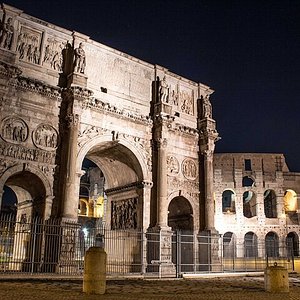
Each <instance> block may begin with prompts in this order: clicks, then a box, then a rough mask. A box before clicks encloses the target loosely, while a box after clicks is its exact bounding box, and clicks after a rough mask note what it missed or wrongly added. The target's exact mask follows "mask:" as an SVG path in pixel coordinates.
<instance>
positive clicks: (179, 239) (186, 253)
mask: <svg viewBox="0 0 300 300" xmlns="http://www.w3.org/2000/svg"><path fill="white" fill-rule="evenodd" d="M168 226H169V227H171V228H172V230H173V231H176V232H175V233H174V235H173V242H172V262H173V263H174V264H176V265H177V268H178V269H179V270H180V272H191V271H192V270H193V261H194V232H193V229H194V220H193V208H192V206H191V204H190V202H189V201H188V200H187V199H186V198H184V197H182V196H177V197H175V198H173V199H172V201H171V202H170V203H169V207H168Z"/></svg>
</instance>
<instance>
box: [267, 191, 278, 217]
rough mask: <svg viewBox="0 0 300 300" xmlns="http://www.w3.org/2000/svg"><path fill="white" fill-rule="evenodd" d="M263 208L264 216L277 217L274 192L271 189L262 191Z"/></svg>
mask: <svg viewBox="0 0 300 300" xmlns="http://www.w3.org/2000/svg"><path fill="white" fill-rule="evenodd" d="M264 209H265V216H266V218H277V205H276V194H275V192H274V191H273V190H266V191H265V192H264Z"/></svg>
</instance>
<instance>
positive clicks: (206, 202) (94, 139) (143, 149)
mask: <svg viewBox="0 0 300 300" xmlns="http://www.w3.org/2000/svg"><path fill="white" fill-rule="evenodd" d="M0 19H1V22H2V27H1V28H2V29H1V32H0V42H1V47H0V57H1V61H0V98H1V104H0V105H1V132H0V134H1V141H0V164H1V168H0V190H1V191H3V190H5V189H7V190H12V191H13V192H14V194H15V196H16V198H17V215H18V216H23V218H27V219H30V218H31V217H32V216H36V215H38V216H40V217H43V218H44V219H48V218H50V217H52V216H53V217H59V218H62V220H77V219H78V216H81V217H102V218H103V220H104V221H105V224H106V226H108V227H109V228H111V229H132V228H134V229H138V228H140V229H144V230H146V229H148V228H149V227H150V228H157V229H166V230H169V229H170V227H169V226H168V225H170V226H171V227H172V228H173V229H175V228H188V229H191V230H196V231H200V230H204V229H206V230H211V229H213V228H214V221H213V201H212V200H213V171H212V170H213V168H212V158H213V152H214V143H215V141H216V140H217V138H218V133H217V131H216V124H215V121H214V120H213V118H212V108H211V103H210V95H211V94H212V93H213V90H211V89H210V88H209V87H208V86H206V85H204V84H201V83H196V82H193V81H190V80H188V79H185V78H183V77H181V76H179V75H176V74H174V73H172V72H170V71H168V70H167V69H166V68H163V67H161V66H158V65H152V64H149V63H147V62H144V61H142V60H140V59H137V58H134V57H132V56H130V55H127V54H125V53H122V52H120V51H117V50H115V49H112V48H109V47H107V46H105V45H102V44H100V43H98V42H96V41H93V40H91V39H90V38H89V37H88V36H86V35H83V34H80V33H78V32H75V31H73V32H72V31H69V30H66V29H63V28H60V27H57V26H55V25H52V24H50V23H48V22H45V21H42V20H39V19H36V18H34V17H32V16H29V15H27V14H25V13H23V12H22V11H20V10H18V9H16V8H13V7H10V6H8V5H3V6H2V9H1V12H0ZM86 161H88V162H92V163H93V165H94V167H97V168H98V170H99V172H100V173H99V174H100V175H99V176H100V177H99V182H93V183H91V182H87V181H86V182H85V180H86V179H85V178H86V174H85V173H86V171H87V172H90V171H91V170H84V169H85V168H84V165H85V162H86ZM94 175H95V174H94ZM97 176H98V175H97ZM91 178H93V176H91V177H89V179H91ZM199 178H200V179H201V180H199ZM95 184H96V185H97V189H96V190H97V191H96V192H95ZM84 186H86V189H87V190H88V192H87V193H85V192H84ZM100 186H101V187H100ZM92 190H93V191H92ZM81 192H82V193H83V194H82V195H81ZM6 194H7V193H6ZM6 194H5V193H4V194H3V197H2V202H5V201H6V200H5V199H6V198H5V195H6ZM170 204H172V205H171V206H170ZM170 207H171V208H172V209H171V210H170V209H169V208H170ZM205 212H207V213H205ZM186 214H187V216H186ZM186 217H187V218H186ZM184 218H185V219H184ZM181 219H184V220H183V221H181Z"/></svg>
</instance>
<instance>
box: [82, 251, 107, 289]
mask: <svg viewBox="0 0 300 300" xmlns="http://www.w3.org/2000/svg"><path fill="white" fill-rule="evenodd" d="M105 289H106V252H105V251H104V249H103V248H102V247H91V248H89V249H88V250H87V252H86V254H85V258H84V274H83V292H84V293H87V294H100V295H103V294H105Z"/></svg>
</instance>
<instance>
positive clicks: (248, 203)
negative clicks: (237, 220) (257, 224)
mask: <svg viewBox="0 0 300 300" xmlns="http://www.w3.org/2000/svg"><path fill="white" fill-rule="evenodd" d="M243 213H244V216H245V217H246V218H252V217H254V216H256V195H255V193H253V192H252V191H246V192H245V193H244V194H243Z"/></svg>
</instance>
